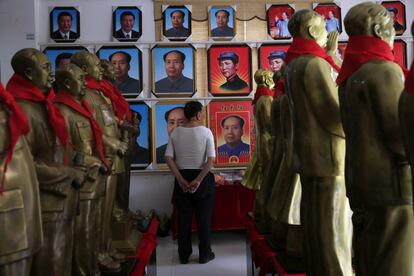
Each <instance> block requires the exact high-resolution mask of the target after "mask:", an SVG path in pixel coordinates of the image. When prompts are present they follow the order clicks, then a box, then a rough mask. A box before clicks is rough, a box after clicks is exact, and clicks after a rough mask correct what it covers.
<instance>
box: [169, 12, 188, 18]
mask: <svg viewBox="0 0 414 276" xmlns="http://www.w3.org/2000/svg"><path fill="white" fill-rule="evenodd" d="M176 12H178V13H181V16H182V18H183V19H184V18H185V13H184V12H183V11H181V10H173V11H172V12H171V13H170V16H171V18H172V16H173V14H174V13H176Z"/></svg>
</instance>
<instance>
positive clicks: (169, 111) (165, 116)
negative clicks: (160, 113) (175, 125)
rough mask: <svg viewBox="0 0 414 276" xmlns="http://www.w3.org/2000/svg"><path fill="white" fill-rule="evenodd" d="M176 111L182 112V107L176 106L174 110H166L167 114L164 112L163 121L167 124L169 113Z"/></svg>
mask: <svg viewBox="0 0 414 276" xmlns="http://www.w3.org/2000/svg"><path fill="white" fill-rule="evenodd" d="M176 109H182V110H184V107H182V106H177V107H174V108H172V109H170V110H168V111H167V112H165V114H164V119H165V121H166V122H167V123H168V116H170V113H171V111H174V110H176Z"/></svg>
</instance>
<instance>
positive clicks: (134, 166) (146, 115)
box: [128, 100, 153, 170]
mask: <svg viewBox="0 0 414 276" xmlns="http://www.w3.org/2000/svg"><path fill="white" fill-rule="evenodd" d="M128 103H129V107H130V109H131V111H133V112H138V113H139V114H140V115H141V118H142V120H141V122H140V125H139V127H140V134H139V135H138V137H137V138H136V139H135V140H136V145H137V147H136V148H134V151H133V152H132V153H131V154H132V156H131V170H142V169H145V168H147V167H148V166H149V165H150V164H151V163H152V148H153V145H152V128H153V125H152V108H150V107H149V106H148V105H147V103H146V102H145V101H142V100H132V101H129V102H128ZM137 154H141V155H142V154H143V155H144V156H142V157H141V158H140V157H138V156H137ZM145 155H146V156H145ZM145 158H146V159H145ZM145 160H147V162H145Z"/></svg>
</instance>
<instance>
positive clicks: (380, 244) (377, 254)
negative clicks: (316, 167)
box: [337, 2, 414, 275]
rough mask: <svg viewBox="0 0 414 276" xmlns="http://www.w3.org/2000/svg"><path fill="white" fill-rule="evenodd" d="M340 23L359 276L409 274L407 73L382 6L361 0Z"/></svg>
mask: <svg viewBox="0 0 414 276" xmlns="http://www.w3.org/2000/svg"><path fill="white" fill-rule="evenodd" d="M344 22H345V30H346V32H347V34H348V36H349V43H348V46H347V50H346V53H345V58H344V62H343V65H342V68H341V72H340V74H339V76H338V79H337V83H338V85H339V87H340V89H339V95H340V106H341V115H342V121H343V126H344V131H345V134H346V180H347V183H346V184H347V194H348V197H349V200H350V204H351V208H352V211H353V217H352V221H353V224H354V252H355V264H356V275H413V274H414V247H413V244H414V218H413V206H412V178H411V170H410V165H409V164H408V161H407V157H406V154H405V150H404V146H403V141H402V138H401V136H402V135H401V134H402V133H401V132H403V133H404V134H406V135H405V136H406V137H407V138H410V136H409V135H410V133H411V132H412V125H410V126H408V124H405V123H408V122H409V121H406V122H404V123H403V126H402V130H403V131H401V129H400V123H399V118H398V101H399V98H400V95H401V93H402V91H403V89H404V82H403V80H404V74H403V70H402V69H401V68H400V66H399V65H398V64H397V63H395V62H394V55H393V54H392V47H393V42H394V36H395V30H394V28H393V20H392V18H391V17H390V14H389V13H388V12H387V10H386V9H385V8H384V7H383V6H382V5H379V4H374V3H371V2H366V3H362V4H358V5H356V6H354V7H352V8H351V9H350V10H349V12H348V13H347V15H346V17H345V21H344ZM406 100H407V101H406ZM410 100H411V99H409V97H408V96H407V95H404V96H403V97H402V99H401V101H402V102H401V110H400V112H401V114H402V117H403V118H404V119H406V118H407V119H409V120H412V119H411V118H408V116H410V115H411V112H412V111H411V108H412V105H411V106H409V105H410ZM410 127H411V129H410ZM412 142H413V141H412V140H409V141H408V140H407V145H408V147H407V151H408V156H410V154H411V152H410V145H412Z"/></svg>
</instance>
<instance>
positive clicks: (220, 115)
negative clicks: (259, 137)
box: [208, 100, 256, 167]
mask: <svg viewBox="0 0 414 276" xmlns="http://www.w3.org/2000/svg"><path fill="white" fill-rule="evenodd" d="M208 118H209V122H208V125H209V128H210V129H211V132H212V133H213V136H214V142H215V147H216V160H215V165H216V166H218V167H230V166H247V165H248V163H249V162H250V158H251V156H252V153H253V149H254V146H255V143H256V140H255V135H254V116H253V106H252V102H251V100H240V101H234V100H232V101H229V100H225V101H212V102H210V103H209V105H208Z"/></svg>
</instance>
